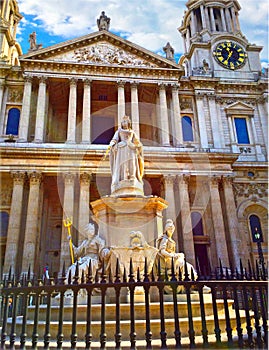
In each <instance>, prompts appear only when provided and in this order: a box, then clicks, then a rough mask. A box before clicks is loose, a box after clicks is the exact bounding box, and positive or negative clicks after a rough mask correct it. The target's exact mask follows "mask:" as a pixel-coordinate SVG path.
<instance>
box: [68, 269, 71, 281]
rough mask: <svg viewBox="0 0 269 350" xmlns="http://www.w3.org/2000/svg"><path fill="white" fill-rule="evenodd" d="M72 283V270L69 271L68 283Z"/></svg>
mask: <svg viewBox="0 0 269 350" xmlns="http://www.w3.org/2000/svg"><path fill="white" fill-rule="evenodd" d="M71 283H72V275H71V270H69V272H68V284H71Z"/></svg>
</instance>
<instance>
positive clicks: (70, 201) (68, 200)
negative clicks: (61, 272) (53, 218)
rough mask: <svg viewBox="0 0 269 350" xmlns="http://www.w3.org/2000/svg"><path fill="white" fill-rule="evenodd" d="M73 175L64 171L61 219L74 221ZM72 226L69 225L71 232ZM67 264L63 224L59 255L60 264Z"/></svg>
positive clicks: (65, 236)
mask: <svg viewBox="0 0 269 350" xmlns="http://www.w3.org/2000/svg"><path fill="white" fill-rule="evenodd" d="M75 177H76V175H75V174H73V173H70V172H68V173H64V174H63V178H64V200H63V220H66V219H67V218H68V219H71V220H72V222H74V217H73V216H74V199H75ZM72 231H73V227H71V234H72ZM64 262H65V266H69V265H70V264H71V257H70V250H69V240H68V230H67V228H66V227H65V226H64V224H63V227H62V238H61V257H60V266H61V267H62V266H63V263H64Z"/></svg>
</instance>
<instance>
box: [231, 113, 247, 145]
mask: <svg viewBox="0 0 269 350" xmlns="http://www.w3.org/2000/svg"><path fill="white" fill-rule="evenodd" d="M234 123H235V129H236V135H237V142H238V143H240V144H241V143H243V144H249V143H250V142H249V136H248V128H247V120H246V118H234Z"/></svg>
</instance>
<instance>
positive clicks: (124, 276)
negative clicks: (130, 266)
mask: <svg viewBox="0 0 269 350" xmlns="http://www.w3.org/2000/svg"><path fill="white" fill-rule="evenodd" d="M123 282H127V272H126V268H125V266H124V269H123Z"/></svg>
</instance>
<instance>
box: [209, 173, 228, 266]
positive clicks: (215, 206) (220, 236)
mask: <svg viewBox="0 0 269 350" xmlns="http://www.w3.org/2000/svg"><path fill="white" fill-rule="evenodd" d="M219 181H220V179H219V178H218V177H215V176H212V177H210V178H209V187H210V204H211V213H212V223H213V228H214V235H215V243H216V254H217V264H218V265H219V259H220V260H221V263H222V266H223V267H229V266H230V262H229V257H228V247H227V242H226V235H225V227H224V221H223V215H222V208H221V201H220V194H219Z"/></svg>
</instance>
